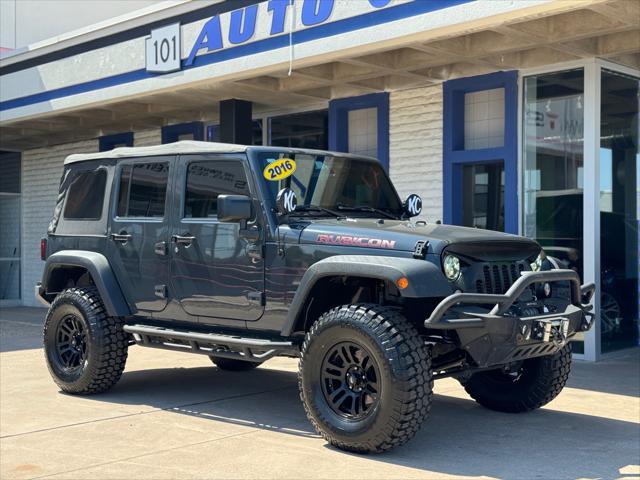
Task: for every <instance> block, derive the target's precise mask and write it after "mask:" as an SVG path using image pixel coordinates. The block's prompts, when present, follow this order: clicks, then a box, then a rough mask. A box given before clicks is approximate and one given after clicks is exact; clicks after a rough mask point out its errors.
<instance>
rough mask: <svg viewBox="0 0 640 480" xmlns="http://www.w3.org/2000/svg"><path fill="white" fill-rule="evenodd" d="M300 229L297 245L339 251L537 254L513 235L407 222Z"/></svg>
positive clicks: (310, 222)
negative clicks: (421, 246)
mask: <svg viewBox="0 0 640 480" xmlns="http://www.w3.org/2000/svg"><path fill="white" fill-rule="evenodd" d="M300 227H301V230H302V231H301V233H300V237H299V238H300V240H299V241H300V243H303V244H328V245H335V246H337V247H340V248H349V247H365V248H371V249H372V250H378V251H380V250H395V251H406V252H413V250H414V249H415V246H416V243H417V242H419V241H428V242H429V248H428V251H427V252H428V253H429V254H437V255H439V254H440V253H442V250H443V249H444V248H447V251H451V252H456V253H459V254H461V255H466V256H468V257H471V258H476V259H482V260H487V261H489V260H499V259H524V258H529V257H531V256H534V255H537V254H538V252H539V251H540V246H539V245H538V244H537V243H536V242H535V241H533V240H530V239H527V238H524V237H520V236H517V235H511V234H507V233H502V232H494V231H492V230H482V229H478V228H468V227H459V226H454V225H438V224H426V225H425V224H422V223H420V224H416V223H413V222H410V221H408V220H390V219H384V220H380V219H375V218H348V219H317V220H315V219H305V222H304V223H303V224H302V225H299V228H300ZM380 254H382V253H380Z"/></svg>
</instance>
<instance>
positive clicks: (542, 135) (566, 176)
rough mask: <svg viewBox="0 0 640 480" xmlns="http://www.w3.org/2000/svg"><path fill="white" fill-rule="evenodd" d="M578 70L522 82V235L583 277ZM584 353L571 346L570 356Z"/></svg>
mask: <svg viewBox="0 0 640 480" xmlns="http://www.w3.org/2000/svg"><path fill="white" fill-rule="evenodd" d="M583 95H584V73H583V70H582V69H577V70H570V71H565V72H555V73H549V74H542V75H534V76H530V77H527V78H525V82H524V119H523V148H524V152H523V154H524V185H523V187H524V219H523V220H524V222H523V223H524V235H525V236H527V237H530V238H534V239H536V240H537V241H538V242H539V243H540V244H541V245H542V246H543V247H544V249H545V251H546V252H547V253H548V254H549V255H551V256H553V257H556V258H558V259H559V260H560V261H561V263H562V266H563V267H565V268H571V269H573V270H576V271H577V272H578V273H579V275H580V277H581V278H584V276H583V257H582V236H583V235H582V234H583V183H584V182H583V178H582V175H583V158H584V156H583V136H584V135H583V132H584V110H583V101H584V99H583ZM582 351H583V344H582V342H574V352H579V353H581V352H582Z"/></svg>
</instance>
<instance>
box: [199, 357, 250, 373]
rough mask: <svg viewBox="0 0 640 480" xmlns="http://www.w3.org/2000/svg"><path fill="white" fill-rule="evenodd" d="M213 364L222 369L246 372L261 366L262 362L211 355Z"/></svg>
mask: <svg viewBox="0 0 640 480" xmlns="http://www.w3.org/2000/svg"><path fill="white" fill-rule="evenodd" d="M209 359H210V360H211V361H212V362H213V364H214V365H215V366H216V367H218V368H219V369H220V370H228V371H230V372H246V371H249V370H253V369H254V368H256V367H258V366H260V365H261V364H262V362H250V361H247V360H236V359H234V358H224V357H216V356H215V355H213V356H211V357H209Z"/></svg>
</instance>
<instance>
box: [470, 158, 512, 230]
mask: <svg viewBox="0 0 640 480" xmlns="http://www.w3.org/2000/svg"><path fill="white" fill-rule="evenodd" d="M462 215H463V218H462V224H463V225H464V226H466V227H476V228H485V229H487V230H497V231H500V232H504V163H503V162H496V163H488V164H480V165H473V164H471V165H465V166H464V167H463V168H462Z"/></svg>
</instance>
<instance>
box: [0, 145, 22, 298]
mask: <svg viewBox="0 0 640 480" xmlns="http://www.w3.org/2000/svg"><path fill="white" fill-rule="evenodd" d="M0 171H2V175H0V305H10V304H17V303H18V302H19V301H20V298H21V296H20V154H19V153H9V152H0Z"/></svg>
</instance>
